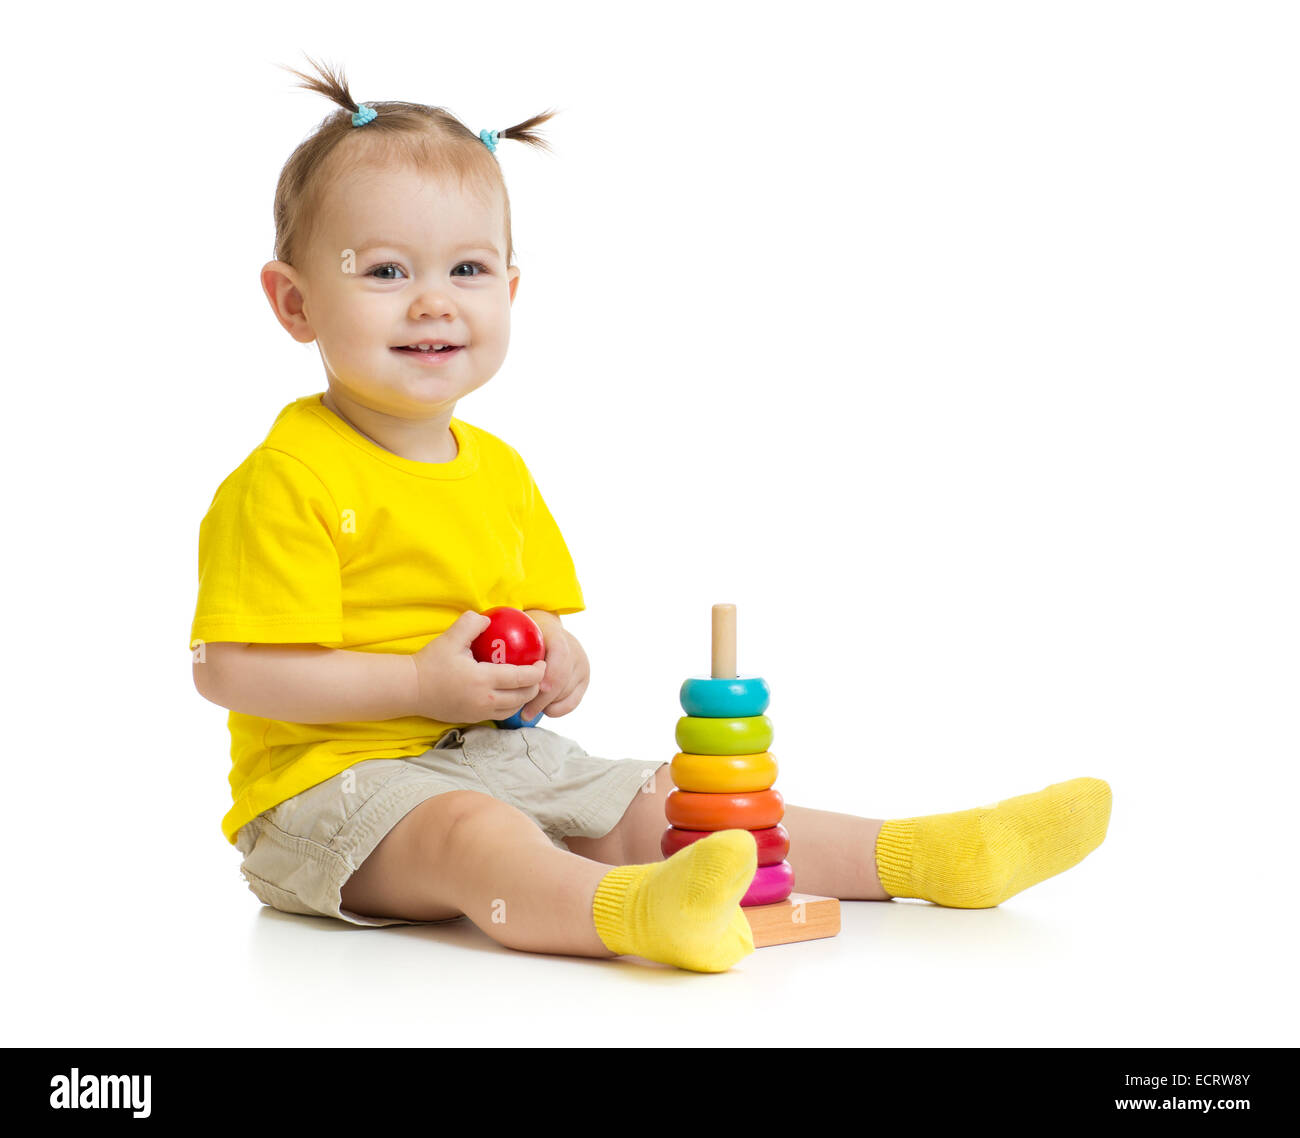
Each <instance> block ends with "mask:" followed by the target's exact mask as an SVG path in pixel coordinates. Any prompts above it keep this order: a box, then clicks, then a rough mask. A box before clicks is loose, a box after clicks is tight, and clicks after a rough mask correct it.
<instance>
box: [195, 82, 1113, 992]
mask: <svg viewBox="0 0 1300 1138" xmlns="http://www.w3.org/2000/svg"><path fill="white" fill-rule="evenodd" d="M313 66H314V67H315V68H316V70H317V72H318V73H319V75H318V76H308V75H305V74H303V73H302V72H296V71H295V72H294V74H296V75H298V76H299V77H300V78H302V79H303V80H304V83H303V85H304V86H306V87H308V88H310V89H312V90H314V91H317V92H320V93H321V94H324V95H327V96H328V97H329V98H331V99H332V100H333V101H334V102H335V103H337V104H339V105H340V107H342V108H343V109H342V110H340V111H336V112H334V113H333V114H332V115H330V116H329V117H328V118H326V119H325V120H324V121H323V122H322V123H321V125H320V126H319V128H318V129H317V130H316V131H315V132H314V133H313V134H312V135H311V136H310V137H309V138H307V139H306V141H304V142H303V143H302V144H301V145H300V146H299V147H298V149H297V150H296V151H295V152H294V153H293V155H292V156H291V157H290V159H289V161H288V162H287V163H286V165H285V167H284V169H283V171H282V173H281V175H280V181H279V185H278V187H277V191H276V199H275V224H276V242H275V255H276V259H275V260H274V261H271V262H270V263H269V264H267V265H266V266H265V268H264V269H263V270H262V285H263V288H264V289H265V292H266V295H267V298H268V299H269V301H270V303H271V306H272V308H273V309H274V311H275V315H276V317H277V318H278V319H279V321H280V323H281V324H282V325H283V326H284V327H285V329H286V330H287V331H288V333H289V334H290V335H291V336H292V337H293V338H294V339H295V340H297V341H299V342H300V343H304V344H306V343H311V342H312V341H315V342H316V344H317V346H318V348H319V350H320V355H321V360H322V362H323V363H324V367H325V378H326V382H327V390H326V391H324V392H323V393H318V394H315V395H308V396H304V397H302V398H300V399H298V400H296V401H294V402H292V403H290V404H289V405H288V406H286V407H284V408H283V410H281V411H280V413H279V415H277V416H276V419H275V422H274V424H273V425H272V427H271V429H270V431H269V433H268V434H267V436H266V438H265V440H264V441H263V442H262V443H261V444H260V445H259V446H258V447H257V448H256V449H255V450H253V451H252V453H251V454H249V455H248V457H247V458H246V459H245V460H244V461H243V462H242V463H241V464H240V466H239V467H238V468H237V469H236V470H235V471H234V472H233V473H231V474H230V476H229V477H227V478H226V479H225V481H223V482H222V483H221V485H220V487H219V488H218V489H217V492H216V494H215V495H214V497H213V499H212V503H211V506H210V507H209V510H208V512H207V514H206V516H205V517H204V519H203V522H202V525H201V528H200V534H199V592H198V604H197V609H196V613H195V617H194V623H193V627H192V630H191V644H190V646H191V649H192V650H193V654H194V683H195V686H196V688H197V689H198V691H199V692H200V693H201V694H202V695H203V696H204V697H205V698H207V699H209V700H211V701H212V702H214V703H216V704H219V705H220V706H222V707H225V708H228V709H229V710H230V716H229V727H230V732H231V738H232V748H231V757H232V760H233V764H232V769H231V773H230V786H231V792H232V795H233V799H234V805H233V807H232V808H231V810H230V811H229V812H228V813H227V814H226V816H225V818H224V819H223V822H222V829H223V832H224V833H225V835H226V838H227V840H229V841H230V842H231V843H232V844H233V845H235V846H236V847H237V848H238V849H239V851H240V853H241V854H242V855H243V858H244V860H243V863H242V867H241V869H242V872H243V875H244V877H245V879H246V880H247V882H248V884H249V887H250V889H251V890H252V891H253V893H254V894H255V895H256V896H257V897H258V898H259V899H260V900H261V901H263V902H264V903H265V904H267V905H270V906H272V907H274V908H277V909H281V910H284V911H286V912H292V913H306V914H315V915H321V916H329V917H334V918H336V919H341V920H344V921H348V922H351V923H352V924H355V925H391V924H415V923H424V922H436V921H446V920H454V919H456V918H459V917H461V916H466V917H468V918H469V919H470V920H471V921H472V922H473V923H474V924H475V925H477V926H478V927H479V928H480V929H482V930H483V932H485V933H486V934H487V935H488V936H490V937H491V938H492V939H493V940H495V941H497V942H499V943H500V944H503V945H507V946H509V947H511V948H516V949H523V950H525V951H530V952H544V953H561V954H569V955H577V956H594V957H610V956H618V955H636V956H640V957H643V958H646V959H649V960H653V961H659V962H663V963H666V964H671V965H675V966H677V967H679V968H685V969H690V970H693V971H699V972H722V971H725V970H727V969H728V968H730V967H731V966H732V965H733V964H735V963H736V962H737V961H739V960H740V959H742V958H743V957H744V956H745V955H747V954H748V953H750V952H752V951H753V948H754V944H753V940H752V937H751V935H750V931H749V925H748V922H747V921H746V919H745V916H744V913H743V911H742V909H741V907H740V904H739V902H740V899H741V897H742V896H743V895H744V893H745V891H746V889H747V887H748V886H749V883H750V881H751V879H752V878H753V876H754V873H755V868H756V845H755V840H754V838H753V837H752V836H751V834H750V833H749V832H748V831H747V830H743V829H731V830H720V831H717V832H714V833H711V834H709V835H708V836H707V837H704V838H700V839H699V840H697V841H695V842H693V843H691V844H689V845H687V846H685V847H684V848H683V849H681V850H679V851H678V852H676V853H675V854H673V856H671V857H669V858H667V859H666V860H665V859H663V858H662V857H661V854H660V847H659V840H660V836H661V835H662V833H663V831H664V828H665V814H664V799H665V797H666V795H667V794H668V792H669V791H670V790H672V789H673V787H672V783H671V780H670V779H669V777H668V773H667V772H666V771H665V770H664V767H665V766H666V765H667V764H666V763H658V764H656V763H645V762H642V761H640V760H637V759H603V758H597V757H595V756H592V755H588V754H587V753H586V752H585V751H584V750H583V749H582V748H581V747H580V746H578V744H576V743H575V742H573V741H572V740H570V739H567V738H565V737H563V736H561V735H559V734H557V733H555V732H553V731H551V730H549V729H547V728H545V727H541V726H537V727H526V728H523V729H518V730H511V729H505V728H502V727H498V726H497V721H499V720H504V719H506V718H507V717H509V716H510V715H512V714H513V713H515V712H521V714H522V716H523V718H524V719H525V721H527V720H531V719H532V718H533V717H535V716H537V715H538V713H539V712H543V711H544V712H545V713H546V715H547V716H549V717H550V718H551V719H558V718H559V717H561V716H563V715H566V714H568V713H569V712H570V711H572V710H573V709H574V708H575V707H577V706H578V704H579V702H580V701H581V699H582V696H583V693H584V692H585V691H586V688H587V682H588V675H589V666H588V661H587V656H586V653H585V652H584V651H583V649H582V645H581V644H579V643H578V641H577V640H576V639H575V638H574V636H573V634H572V633H571V632H569V631H568V629H566V628H565V627H564V624H563V622H562V619H561V618H562V617H563V616H564V615H566V614H568V613H574V612H580V611H582V609H583V608H584V605H583V599H582V592H581V590H580V588H579V585H578V580H577V577H576V575H575V572H574V567H573V563H572V560H571V559H570V556H569V551H568V548H567V547H566V545H565V542H564V538H563V537H562V536H561V534H560V531H559V529H558V527H557V526H556V524H555V521H554V520H553V518H552V516H551V513H550V511H549V509H548V508H547V505H546V502H545V501H544V500H543V498H542V495H541V493H540V492H539V490H538V488H537V485H536V483H535V482H534V480H533V478H532V475H531V474H530V472H529V470H528V468H527V466H526V465H525V464H524V462H523V460H522V459H521V458H520V456H519V455H518V453H517V452H516V451H515V450H513V449H512V448H511V447H510V446H509V445H507V444H506V443H505V442H503V441H502V440H500V439H498V438H496V437H495V436H494V435H491V434H489V433H488V432H487V431H484V430H482V429H481V428H479V427H475V426H471V425H470V424H469V423H467V422H465V421H464V420H461V419H458V418H454V417H453V412H454V411H455V409H456V405H457V404H458V403H459V401H460V400H461V399H462V398H463V397H464V396H466V395H468V394H469V393H470V392H472V391H474V390H476V389H477V388H479V387H482V386H483V384H485V383H487V382H488V380H490V379H491V378H492V377H493V376H494V375H495V374H496V372H497V371H498V369H499V368H500V367H501V364H502V361H503V360H504V359H505V354H506V346H507V343H508V340H509V334H510V311H511V306H512V304H513V303H514V299H515V293H516V291H517V289H518V286H519V269H518V267H517V266H515V264H514V249H513V245H512V242H511V229H510V204H509V198H508V197H507V194H506V188H505V183H504V181H503V178H502V174H501V168H500V166H499V165H498V161H497V158H496V156H495V152H496V146H497V143H498V141H499V140H500V139H512V140H517V141H521V142H527V143H530V144H532V145H536V146H541V147H546V143H545V142H544V141H543V140H542V139H541V138H539V137H538V135H537V134H536V133H535V130H534V128H535V127H537V126H538V125H540V124H541V123H543V122H545V121H546V120H547V119H549V118H550V117H551V114H552V113H553V112H551V113H547V114H542V115H538V116H536V117H534V118H531V119H529V120H527V121H526V122H523V123H521V124H519V125H518V126H513V127H510V128H508V129H505V130H501V131H497V132H488V131H483V132H481V133H479V134H477V135H476V134H474V133H473V132H472V131H470V130H469V129H467V128H466V127H465V126H464V125H463V124H462V123H460V122H459V121H458V120H457V119H455V118H454V117H453V116H452V115H450V114H448V113H447V112H446V111H444V110H442V109H441V108H437V107H429V106H423V105H420V104H414V103H401V102H382V103H375V104H372V105H368V106H359V105H358V104H357V103H355V102H354V101H353V99H352V96H351V94H350V93H349V91H348V87H347V83H346V80H345V79H344V77H343V73H342V71H341V70H338V71H337V72H335V71H331V70H330V69H329V68H327V67H322V66H321V65H319V64H315V63H314V61H313ZM464 270H469V271H468V272H466V271H464ZM498 605H507V606H510V607H513V608H518V609H522V610H524V611H526V612H527V613H528V614H529V615H530V616H531V617H532V618H533V620H535V621H536V622H537V624H538V625H539V626H540V628H541V630H542V633H543V636H544V638H545V643H546V655H545V659H544V660H542V661H539V662H537V663H535V664H531V665H528V666H526V667H524V666H514V665H510V664H501V663H489V662H479V661H477V660H476V659H475V658H474V656H473V653H472V652H471V649H470V645H471V643H472V642H473V641H474V640H475V638H476V637H477V636H478V635H479V633H480V632H482V631H483V629H484V628H485V627H486V626H487V624H488V619H487V617H485V616H483V615H482V612H483V610H486V609H488V608H492V607H494V606H498ZM1110 804H1111V795H1110V787H1109V786H1108V785H1107V784H1106V783H1105V782H1103V781H1101V780H1100V779H1094V778H1078V779H1074V780H1072V781H1070V782H1064V783H1058V784H1056V785H1053V786H1049V787H1047V788H1046V789H1045V790H1040V791H1038V792H1037V793H1035V794H1027V795H1024V796H1022V797H1018V798H1010V799H1007V800H1006V801H1003V802H999V803H995V804H993V805H989V806H981V807H977V808H975V809H971V810H965V811H962V812H959V813H954V814H939V815H929V816H924V817H915V818H906V819H901V820H894V821H880V820H876V819H870V818H859V817H855V816H853V815H851V814H837V813H831V812H827V811H820V810H811V809H807V808H805V807H801V806H792V805H787V806H786V807H785V815H784V818H783V821H782V824H783V825H784V826H785V828H786V830H787V831H788V833H789V838H790V848H791V851H792V856H791V859H790V860H791V864H792V865H793V866H794V869H795V872H796V878H797V883H798V888H799V890H800V891H801V892H806V893H813V894H821V895H824V896H831V897H838V898H842V899H845V900H876V901H885V900H889V899H890V898H892V897H910V898H921V899H924V900H926V901H930V902H933V903H934V904H937V905H947V906H954V907H957V908H967V909H978V908H987V907H990V906H993V905H998V904H1000V903H1001V902H1003V901H1005V900H1006V899H1007V898H1008V897H1012V896H1014V895H1015V894H1016V893H1019V892H1020V891H1021V890H1023V889H1026V888H1028V887H1029V886H1031V885H1033V884H1035V883H1037V882H1039V881H1042V880H1044V879H1045V878H1047V877H1050V876H1052V875H1053V874H1057V873H1060V872H1062V871H1063V870H1065V869H1068V868H1069V867H1070V866H1073V865H1075V864H1076V863H1078V862H1079V861H1080V860H1082V859H1083V858H1084V857H1085V856H1086V855H1087V854H1088V853H1089V852H1090V851H1092V850H1093V849H1095V848H1096V847H1097V846H1098V845H1099V844H1100V843H1101V841H1102V839H1103V838H1104V837H1105V834H1106V827H1107V824H1108V822H1109V819H1110Z"/></svg>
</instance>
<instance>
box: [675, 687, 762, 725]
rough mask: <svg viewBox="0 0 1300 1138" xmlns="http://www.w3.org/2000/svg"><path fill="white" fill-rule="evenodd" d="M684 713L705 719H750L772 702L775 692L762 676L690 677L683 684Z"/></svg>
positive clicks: (759, 713)
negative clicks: (773, 692)
mask: <svg viewBox="0 0 1300 1138" xmlns="http://www.w3.org/2000/svg"><path fill="white" fill-rule="evenodd" d="M681 701H682V710H683V711H684V712H686V714H687V715H692V716H695V717H697V718H702V719H751V718H753V717H754V716H755V715H762V714H763V712H765V711H766V710H767V705H768V704H769V703H771V702H772V689H771V688H769V687H768V686H767V681H766V680H765V679H763V678H762V676H735V677H732V678H725V679H716V678H714V677H713V676H691V677H690V678H689V679H686V680H683V681H682V690H681Z"/></svg>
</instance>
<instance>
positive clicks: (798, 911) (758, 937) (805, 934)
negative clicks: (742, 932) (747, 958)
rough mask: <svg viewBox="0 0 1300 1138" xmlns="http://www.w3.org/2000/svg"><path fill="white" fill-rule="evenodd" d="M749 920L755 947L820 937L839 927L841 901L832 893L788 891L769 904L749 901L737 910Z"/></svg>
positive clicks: (818, 938) (831, 934)
mask: <svg viewBox="0 0 1300 1138" xmlns="http://www.w3.org/2000/svg"><path fill="white" fill-rule="evenodd" d="M740 911H741V912H742V913H744V914H745V916H746V918H748V920H749V931H750V933H751V934H752V935H753V937H754V947H755V948H767V947H769V946H770V945H774V944H794V943H795V942H796V941H800V940H820V939H821V938H822V937H829V936H836V935H838V934H839V931H840V903H839V901H838V900H837V899H836V898H834V897H818V896H816V895H815V894H813V893H791V894H790V896H789V897H787V898H786V899H785V900H784V901H777V902H776V903H775V904H772V905H751V906H749V907H748V908H742V909H741V910H740Z"/></svg>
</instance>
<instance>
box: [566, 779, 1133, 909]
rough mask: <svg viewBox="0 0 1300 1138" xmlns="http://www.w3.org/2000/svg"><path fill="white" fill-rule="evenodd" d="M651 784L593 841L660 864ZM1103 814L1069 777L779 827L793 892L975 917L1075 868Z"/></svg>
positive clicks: (820, 813) (1101, 785)
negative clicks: (910, 902)
mask: <svg viewBox="0 0 1300 1138" xmlns="http://www.w3.org/2000/svg"><path fill="white" fill-rule="evenodd" d="M655 782H656V785H655V788H654V793H653V794H648V795H640V794H638V795H637V798H636V801H634V802H633V803H632V804H631V805H630V806H629V807H628V809H627V812H626V813H625V814H624V815H623V818H622V820H621V821H620V822H619V824H618V825H617V826H615V827H614V829H613V830H612V831H611V832H610V833H609V834H607V835H606V836H605V838H603V839H601V841H602V842H605V843H607V846H606V847H605V848H608V849H611V850H618V851H621V854H622V857H623V859H624V860H628V861H649V860H652V859H654V858H655V857H658V856H661V855H660V854H659V839H660V837H661V836H662V834H663V831H664V828H665V826H666V825H667V821H666V819H665V817H664V799H665V798H666V797H667V795H668V794H669V793H670V792H671V791H672V789H673V786H672V781H671V779H670V778H669V777H668V772H667V770H666V769H663V768H661V769H660V770H659V771H658V772H657V773H656V775H655ZM1110 806H1111V793H1110V787H1109V786H1108V785H1107V784H1106V783H1105V782H1103V781H1102V780H1101V779H1097V778H1076V779H1072V780H1071V781H1069V782H1062V783H1056V784H1054V785H1052V786H1049V787H1046V788H1045V789H1043V790H1040V791H1037V792H1036V793H1034V794H1024V795H1020V796H1019V797H1017V798H1008V799H1006V800H1004V801H1002V802H995V803H993V804H991V805H988V806H980V807H976V808H974V809H972V810H963V811H959V812H957V813H955V814H931V815H926V816H923V817H917V818H905V819H901V820H894V821H885V822H882V821H880V820H879V819H875V818H859V817H857V816H856V815H853V814H837V813H834V812H832V811H829V810H811V809H808V808H807V807H803V806H791V805H787V806H786V808H785V817H784V818H783V819H782V820H781V824H782V825H783V826H785V828H786V830H787V831H788V832H789V834H790V864H791V865H792V866H793V867H794V871H795V889H796V890H797V891H798V892H800V893H813V894H819V895H821V896H824V897H838V898H839V899H840V900H843V901H887V900H889V899H890V898H891V897H912V898H919V899H921V900H925V901H932V902H934V903H935V904H938V905H946V906H948V907H950V908H960V909H985V908H991V907H993V906H995V905H999V904H1001V903H1002V902H1003V901H1005V900H1007V899H1008V898H1010V897H1013V896H1014V895H1015V894H1017V893H1019V892H1021V891H1022V890H1024V889H1027V888H1029V887H1030V886H1031V885H1035V884H1037V883H1038V882H1040V881H1043V880H1045V879H1047V878H1048V877H1052V876H1054V875H1055V874H1058V873H1062V872H1064V871H1065V870H1067V869H1069V868H1070V867H1071V866H1073V865H1076V864H1078V863H1079V862H1080V861H1082V860H1083V859H1084V858H1085V857H1086V856H1087V855H1088V854H1089V853H1090V852H1091V851H1092V850H1094V849H1096V848H1097V846H1099V845H1100V844H1101V842H1102V840H1103V839H1104V838H1105V836H1106V829H1107V824H1108V823H1109V821H1110ZM568 841H569V842H570V844H571V845H572V842H573V839H568ZM686 848H687V849H689V848H690V847H689V846H687V847H686ZM582 852H584V853H586V852H587V848H583V851H582ZM601 852H603V850H602V851H601ZM593 856H597V855H596V854H593Z"/></svg>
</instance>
